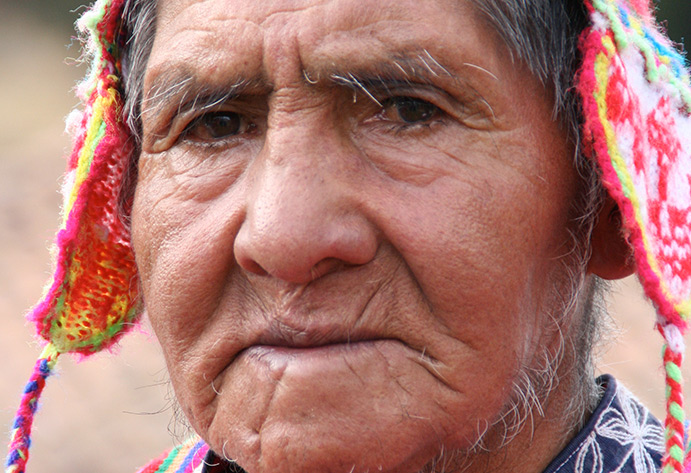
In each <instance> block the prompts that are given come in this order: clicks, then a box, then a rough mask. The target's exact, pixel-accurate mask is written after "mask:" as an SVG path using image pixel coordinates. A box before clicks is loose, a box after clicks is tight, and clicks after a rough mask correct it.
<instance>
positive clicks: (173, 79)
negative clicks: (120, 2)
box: [140, 49, 496, 116]
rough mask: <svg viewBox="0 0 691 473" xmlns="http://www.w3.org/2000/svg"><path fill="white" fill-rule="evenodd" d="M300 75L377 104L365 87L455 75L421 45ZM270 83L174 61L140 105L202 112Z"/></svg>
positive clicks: (155, 110) (152, 110) (432, 81)
mask: <svg viewBox="0 0 691 473" xmlns="http://www.w3.org/2000/svg"><path fill="white" fill-rule="evenodd" d="M464 66H471V67H474V68H479V69H481V70H483V71H485V72H486V73H487V74H490V75H491V76H493V77H494V75H493V74H492V73H491V72H489V71H486V70H485V69H484V68H481V67H479V66H476V65H473V64H467V63H466V64H464ZM302 75H303V79H304V82H305V84H307V85H308V86H309V87H316V86H323V85H324V84H325V83H327V84H330V85H334V84H335V85H339V86H345V87H347V88H349V89H351V90H353V91H354V92H361V93H363V94H365V95H366V96H367V97H369V98H370V99H371V100H373V101H374V102H375V103H377V104H378V105H379V106H381V105H382V104H381V103H380V102H379V101H378V100H377V99H376V98H375V96H374V94H373V93H372V92H370V89H371V88H376V89H379V90H388V88H389V87H393V86H398V85H411V84H418V85H420V84H421V85H434V84H436V83H438V82H439V81H440V80H446V81H448V80H451V81H453V82H458V81H459V78H458V77H457V76H456V75H455V74H452V73H451V72H450V69H449V68H447V67H446V66H444V65H443V64H442V63H441V62H440V61H439V60H437V59H436V58H435V57H434V56H433V55H432V54H430V53H429V51H427V50H426V49H422V50H419V51H415V52H413V53H406V54H397V55H393V56H391V57H389V58H386V59H383V60H381V61H374V62H372V63H371V64H368V65H365V66H360V67H356V68H350V69H346V68H338V67H334V65H330V66H329V67H328V68H327V69H324V68H318V69H314V70H309V69H303V70H302ZM324 78H325V79H326V82H325V81H324V80H323V79H324ZM495 78H496V77H495ZM272 89H273V86H272V84H271V83H270V82H269V81H268V80H267V79H266V78H265V77H263V76H254V77H242V76H240V75H238V76H236V77H229V78H228V79H227V80H225V81H223V82H222V83H211V82H207V81H205V80H203V79H201V78H200V77H199V75H198V74H196V73H195V71H194V70H193V69H192V68H190V67H189V65H186V64H185V65H178V66H175V65H174V66H172V67H170V68H162V69H161V70H159V71H157V74H156V76H155V78H154V80H153V81H152V85H151V87H150V88H149V90H148V91H147V93H146V95H145V96H144V98H143V100H142V103H141V107H140V110H141V113H142V114H144V113H147V114H148V113H153V114H154V115H156V116H158V115H160V114H161V113H162V112H164V111H166V112H167V113H170V111H172V110H176V113H177V114H179V113H182V112H186V111H190V110H194V111H198V112H203V111H206V110H211V109H213V108H215V107H217V106H219V105H221V104H223V103H225V102H228V101H231V100H233V99H234V98H236V97H239V96H241V95H243V94H247V93H249V92H250V91H251V92H252V93H255V94H256V93H270V91H271V90H272ZM171 105H172V107H171Z"/></svg>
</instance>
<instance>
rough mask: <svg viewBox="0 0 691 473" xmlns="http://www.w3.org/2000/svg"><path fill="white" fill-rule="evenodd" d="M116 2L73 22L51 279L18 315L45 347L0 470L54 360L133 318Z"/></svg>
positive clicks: (24, 440)
mask: <svg viewBox="0 0 691 473" xmlns="http://www.w3.org/2000/svg"><path fill="white" fill-rule="evenodd" d="M123 5H124V0H100V1H98V2H97V3H96V4H95V5H94V6H93V7H92V8H91V9H90V10H89V11H88V12H87V13H85V14H84V15H83V16H82V18H81V19H80V21H79V24H78V25H79V28H80V30H81V31H82V32H83V33H84V34H85V35H87V45H86V48H87V53H88V54H90V55H91V56H92V57H91V64H92V66H91V70H90V72H89V75H88V77H87V79H86V80H85V81H84V83H83V84H81V86H80V87H79V89H78V91H79V93H80V95H81V100H82V103H83V106H84V109H83V111H82V112H81V118H80V119H79V120H78V123H77V124H76V127H77V129H76V133H75V141H74V145H73V151H72V154H71V156H70V158H69V161H68V166H67V176H66V181H65V186H64V202H63V222H62V225H61V228H60V230H59V231H58V234H57V237H56V244H55V249H54V252H55V258H56V266H55V273H54V275H53V278H52V280H51V281H50V282H49V285H48V286H47V288H46V291H45V294H44V296H43V298H42V301H41V302H40V303H39V304H38V305H37V306H36V307H34V309H33V310H32V312H31V313H30V314H29V317H28V318H29V320H31V321H33V322H34V323H35V324H36V328H37V331H38V334H39V336H40V337H41V338H42V339H43V340H44V342H46V346H45V348H44V350H43V353H42V354H41V357H40V358H39V360H38V361H37V363H36V366H35V367H34V372H33V374H32V376H31V378H30V380H29V383H28V384H27V386H26V388H25V390H24V395H23V397H22V400H21V404H20V408H19V410H18V412H17V416H16V418H15V422H14V424H13V431H12V437H11V443H10V447H9V453H8V457H7V463H6V472H7V473H22V472H23V471H24V468H25V465H26V462H27V460H28V457H29V445H30V435H31V426H32V421H33V416H34V414H35V412H36V409H37V404H38V398H39V396H40V394H41V391H42V390H43V387H44V385H45V380H46V378H47V377H48V376H49V375H50V374H51V372H52V370H53V369H54V366H55V363H56V362H57V359H58V357H59V356H60V354H62V353H76V354H79V355H81V356H88V355H90V354H92V353H95V352H98V351H100V350H102V349H105V348H109V347H110V346H112V345H113V343H115V342H116V341H117V339H118V338H119V336H120V335H122V334H123V333H124V332H125V331H126V330H127V329H128V328H129V327H131V326H132V325H133V324H134V323H135V322H136V318H137V315H138V301H139V294H138V283H137V271H136V266H135V261H134V255H133V253H132V249H131V246H130V235H129V229H128V228H127V225H126V224H125V223H124V222H123V220H122V219H121V218H120V215H119V209H118V203H119V197H120V191H121V185H122V182H123V177H124V176H125V173H126V172H127V165H128V164H127V163H128V162H129V159H130V155H131V153H132V152H133V150H134V147H133V144H132V138H131V136H130V133H129V130H128V129H127V128H126V126H125V125H124V123H123V120H122V98H121V96H120V87H121V86H120V58H119V51H118V44H117V42H118V41H119V40H120V38H121V37H122V36H121V34H120V28H121V21H120V18H121V16H122V8H123Z"/></svg>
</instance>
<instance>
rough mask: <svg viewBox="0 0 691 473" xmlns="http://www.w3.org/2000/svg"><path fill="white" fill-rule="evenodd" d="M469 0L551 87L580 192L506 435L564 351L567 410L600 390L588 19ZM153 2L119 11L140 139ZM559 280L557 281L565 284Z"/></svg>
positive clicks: (556, 2)
mask: <svg viewBox="0 0 691 473" xmlns="http://www.w3.org/2000/svg"><path fill="white" fill-rule="evenodd" d="M471 2H472V3H473V4H474V5H475V7H476V9H477V10H478V11H479V12H480V14H481V17H482V18H483V19H484V20H485V21H486V22H487V24H488V25H490V26H491V27H492V28H493V29H494V30H495V31H496V32H497V34H498V35H499V37H500V38H501V39H502V40H503V41H504V43H505V44H506V46H507V47H508V49H509V51H510V53H511V54H512V57H513V59H514V61H521V62H523V63H524V64H526V65H527V67H528V68H529V70H530V71H531V72H532V73H533V75H534V76H535V77H536V78H538V79H539V80H540V81H541V82H542V84H543V85H544V86H545V87H547V88H549V89H550V90H551V91H552V92H553V96H554V116H553V119H555V120H559V121H560V122H561V123H562V125H563V126H564V128H565V129H566V130H567V132H568V137H569V139H570V140H571V141H572V143H573V146H574V150H575V152H574V166H575V169H576V170H577V172H578V173H579V174H580V176H581V192H580V193H579V195H580V197H579V198H578V199H576V201H575V202H573V205H572V212H571V220H572V222H573V225H572V228H571V232H572V237H573V245H572V255H571V256H572V257H571V258H565V260H568V265H567V264H566V263H565V271H564V273H565V277H566V278H568V283H567V284H566V286H567V287H568V291H566V292H568V293H565V294H558V295H557V296H558V297H560V298H561V299H562V300H561V301H560V302H561V303H562V304H563V306H562V312H563V314H553V315H552V318H553V319H554V324H555V330H557V331H559V336H561V337H562V345H561V347H560V350H559V353H557V354H556V355H554V354H552V355H548V354H545V355H544V358H545V359H544V360H543V366H542V369H535V368H532V371H531V369H526V370H524V372H523V373H522V374H521V376H520V379H518V380H517V381H516V390H517V391H519V392H518V393H516V395H517V397H520V398H521V399H517V400H516V403H515V405H512V406H510V408H509V409H507V411H506V413H505V414H504V416H502V418H501V419H500V420H499V422H501V423H503V424H505V425H506V432H507V436H508V437H511V436H512V435H515V433H517V431H518V429H520V428H521V426H522V425H523V424H524V423H525V421H526V420H527V419H528V418H529V417H531V416H532V415H533V414H532V413H533V412H537V413H540V412H542V407H541V402H543V401H544V400H545V399H546V398H547V396H548V395H549V392H550V391H551V390H552V389H554V388H555V387H556V383H557V382H559V381H560V380H559V379H556V370H557V369H558V368H559V367H560V365H561V361H562V358H564V357H565V358H567V359H569V360H573V361H572V365H571V366H569V367H567V368H566V369H565V371H566V372H567V373H568V376H569V378H571V379H570V380H569V384H570V385H571V386H574V389H575V390H576V391H577V392H574V393H573V402H572V406H570V411H571V412H570V413H569V414H566V413H565V415H571V416H572V418H573V423H574V425H576V426H577V425H579V424H580V423H582V422H583V421H584V418H583V416H584V413H587V412H590V411H591V410H592V409H593V408H594V407H595V404H596V403H597V400H598V397H599V393H598V388H597V387H596V385H595V383H594V378H593V373H594V367H593V358H592V357H593V348H594V346H595V343H596V341H597V339H598V336H599V334H600V333H601V331H602V326H603V323H604V322H605V320H606V317H605V314H604V312H605V311H604V303H603V302H602V300H603V294H604V292H605V284H604V283H603V282H602V281H601V280H599V279H598V278H596V277H593V278H589V279H586V278H585V267H586V264H587V261H588V258H589V241H590V234H591V232H592V229H593V227H594V225H595V223H596V218H597V214H598V211H599V209H600V207H601V201H602V197H603V195H604V191H603V189H602V186H601V183H600V177H599V175H598V172H597V169H596V166H595V165H594V163H593V162H592V161H591V160H590V159H588V158H587V157H585V156H584V155H583V154H582V153H581V152H580V124H581V113H580V108H579V107H580V104H579V100H578V97H577V94H576V93H575V90H574V84H573V82H574V77H575V75H576V71H577V68H578V65H579V63H580V55H579V51H578V38H579V36H580V34H581V32H582V31H583V29H584V28H585V27H586V25H587V24H588V18H587V12H586V11H585V7H584V5H583V1H582V0H471ZM156 4H157V0H127V2H126V6H125V10H124V15H123V21H124V31H125V32H126V34H127V37H126V38H125V42H124V44H125V47H124V49H123V51H122V65H123V80H124V87H123V93H124V96H125V108H124V115H125V117H126V121H127V124H128V126H129V127H130V129H131V132H132V134H133V136H134V137H135V139H136V141H137V143H140V140H141V133H142V130H141V120H140V113H141V104H142V98H143V97H142V94H143V90H142V89H143V83H144V74H145V71H146V66H147V62H148V58H149V55H150V53H151V49H152V46H153V41H154V36H155V34H156ZM135 154H136V155H135V156H133V159H132V161H133V164H132V172H133V175H135V176H136V159H137V155H138V153H135ZM132 182H134V181H132ZM133 187H134V186H133V185H132V186H131V189H129V191H130V192H131V191H132V189H133ZM126 195H127V193H126ZM129 195H130V196H131V194H129ZM564 285H565V284H561V285H560V286H561V287H562V289H561V290H562V291H563V287H564ZM574 314H576V315H575V316H574ZM565 318H570V319H572V320H564V319H565ZM573 319H576V320H573ZM564 327H569V329H568V335H567V336H563V335H561V330H562V329H563V328H564ZM561 369H562V370H564V367H563V366H561ZM486 427H487V426H486ZM480 448H482V447H481V446H480Z"/></svg>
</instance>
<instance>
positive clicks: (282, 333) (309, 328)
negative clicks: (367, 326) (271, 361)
mask: <svg viewBox="0 0 691 473" xmlns="http://www.w3.org/2000/svg"><path fill="white" fill-rule="evenodd" d="M367 332H368V331H366V330H362V329H352V330H351V329H347V328H345V327H343V326H342V325H339V324H335V323H330V324H323V323H312V324H309V325H304V326H301V327H295V326H292V325H289V324H287V323H285V322H283V321H280V320H277V319H273V320H271V323H270V324H269V326H268V327H267V329H266V330H263V331H262V332H261V333H260V334H259V336H258V337H257V338H256V339H255V340H254V343H253V344H254V345H270V346H281V347H293V348H312V347H319V346H324V345H334V344H339V343H354V342H361V341H365V340H375V339H381V338H384V337H381V336H376V334H373V333H367Z"/></svg>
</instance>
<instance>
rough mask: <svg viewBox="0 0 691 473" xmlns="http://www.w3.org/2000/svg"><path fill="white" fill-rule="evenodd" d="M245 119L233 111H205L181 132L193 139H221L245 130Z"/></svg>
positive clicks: (246, 127)
mask: <svg viewBox="0 0 691 473" xmlns="http://www.w3.org/2000/svg"><path fill="white" fill-rule="evenodd" d="M248 128H249V126H248V125H247V123H246V120H245V119H244V118H243V117H242V116H241V115H239V114H237V113H234V112H213V113H206V114H204V115H202V116H201V117H199V118H197V119H196V120H194V121H193V122H192V123H190V124H189V125H188V126H187V127H186V128H185V131H184V132H183V136H184V137H185V138H187V139H192V140H195V141H214V140H222V139H224V138H229V137H232V136H235V135H237V134H239V133H243V132H245V131H247V129H248Z"/></svg>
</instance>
